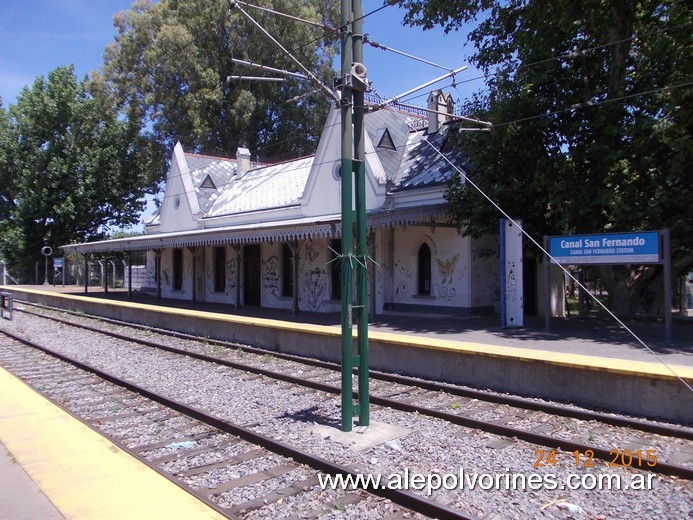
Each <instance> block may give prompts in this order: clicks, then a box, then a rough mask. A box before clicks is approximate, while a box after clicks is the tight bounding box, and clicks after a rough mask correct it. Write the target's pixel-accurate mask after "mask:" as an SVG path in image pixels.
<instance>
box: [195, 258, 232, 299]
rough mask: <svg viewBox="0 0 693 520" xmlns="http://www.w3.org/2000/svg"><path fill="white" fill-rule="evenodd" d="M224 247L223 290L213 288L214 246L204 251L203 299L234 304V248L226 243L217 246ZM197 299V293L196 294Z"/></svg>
mask: <svg viewBox="0 0 693 520" xmlns="http://www.w3.org/2000/svg"><path fill="white" fill-rule="evenodd" d="M219 247H224V248H225V249H226V284H225V285H226V287H225V290H224V291H223V292H221V291H220V292H217V291H215V290H214V249H215V247H214V246H209V247H206V248H205V251H204V280H205V287H204V300H205V301H208V302H212V303H227V304H229V305H235V304H236V265H237V261H236V250H235V249H234V248H233V247H231V246H229V245H227V246H219ZM200 254H202V253H200ZM198 276H199V273H198ZM198 299H201V298H199V295H198Z"/></svg>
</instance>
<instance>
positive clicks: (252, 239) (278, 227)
mask: <svg viewBox="0 0 693 520" xmlns="http://www.w3.org/2000/svg"><path fill="white" fill-rule="evenodd" d="M446 214H447V211H446V206H445V205H439V206H435V207H425V208H412V209H410V210H407V211H401V210H400V211H394V210H383V211H379V212H377V213H374V214H372V215H369V218H368V228H369V231H374V230H375V229H376V228H381V227H394V226H406V225H420V224H424V225H431V226H435V225H436V224H435V221H436V218H439V217H441V216H443V215H446ZM437 225H441V224H440V223H438V224H437ZM340 237H341V226H340V215H327V216H321V217H304V218H299V219H293V220H285V221H283V222H277V221H271V222H262V223H254V224H245V225H236V226H226V227H219V228H211V229H195V230H192V231H181V232H175V233H153V234H151V235H142V236H135V237H127V238H116V239H110V240H100V241H98V242H83V243H80V244H67V245H64V246H60V248H61V249H62V250H63V251H65V253H72V252H76V253H81V254H92V253H113V252H118V251H148V250H157V249H168V248H178V247H200V246H217V245H224V244H232V245H242V244H256V243H260V242H289V241H293V240H315V239H328V238H340Z"/></svg>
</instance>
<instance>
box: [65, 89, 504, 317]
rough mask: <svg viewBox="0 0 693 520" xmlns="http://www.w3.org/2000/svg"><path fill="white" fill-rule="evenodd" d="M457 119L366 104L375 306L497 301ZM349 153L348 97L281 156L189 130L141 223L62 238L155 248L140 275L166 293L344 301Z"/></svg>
mask: <svg viewBox="0 0 693 520" xmlns="http://www.w3.org/2000/svg"><path fill="white" fill-rule="evenodd" d="M429 106H432V107H433V108H434V109H436V110H439V111H446V110H450V111H451V109H452V102H451V99H450V97H449V96H448V95H447V94H444V93H441V92H438V91H436V92H433V93H432V94H431V95H430V97H429ZM449 113H451V112H449ZM447 119H448V118H447V117H446V116H445V115H441V114H435V113H432V114H431V115H429V116H428V117H425V116H424V115H423V113H418V114H417V113H413V112H405V111H400V110H376V111H372V112H368V113H367V114H366V116H365V123H364V124H365V130H366V139H365V148H366V176H367V179H366V204H367V215H368V236H369V240H368V246H369V256H370V259H371V262H369V265H368V272H369V308H370V309H371V311H374V312H375V313H377V314H380V313H384V312H387V311H392V310H395V311H410V312H424V313H445V314H470V313H483V312H497V311H498V305H499V287H498V286H499V281H498V280H499V274H498V273H499V256H498V239H497V237H491V236H489V237H482V238H479V239H474V238H472V237H463V236H462V234H461V233H460V230H458V228H457V227H456V226H455V225H453V224H451V223H450V221H449V216H448V210H447V203H446V201H445V199H444V197H443V194H444V191H445V187H446V184H447V182H448V181H449V179H450V178H451V177H452V176H453V175H460V173H459V171H457V170H458V169H459V170H462V171H464V169H465V168H466V167H468V163H467V161H466V159H465V157H464V156H463V155H462V154H460V153H459V152H458V151H457V150H455V149H454V147H451V146H447V142H448V137H449V135H451V133H452V132H453V131H454V126H452V125H451V124H449V123H448V122H447V121H446V120H447ZM340 156H341V136H340V112H339V110H338V109H334V110H332V111H331V112H330V114H329V116H328V119H327V122H326V124H325V128H324V131H323V134H322V136H321V139H320V141H319V144H318V147H317V151H316V153H315V155H314V156H311V157H304V158H300V159H295V160H291V161H287V162H282V163H279V164H257V163H254V162H252V161H251V153H250V151H249V150H247V149H245V148H239V149H238V150H237V153H236V158H235V160H234V159H227V158H220V157H209V156H203V155H196V154H192V153H187V152H185V150H184V149H183V147H182V145H181V144H180V143H178V144H177V145H176V146H175V149H174V151H173V157H172V159H171V166H170V169H169V171H168V175H167V179H166V188H165V193H164V196H163V202H162V204H161V206H160V208H159V210H158V211H157V212H156V213H155V214H154V215H152V216H151V217H149V218H148V219H146V221H145V234H144V235H143V236H138V237H132V238H123V239H114V240H105V241H100V242H90V243H82V244H70V245H66V246H63V247H62V248H63V249H64V250H65V251H66V252H78V253H81V254H83V255H84V256H85V259H88V258H89V257H90V256H91V255H102V256H103V255H108V254H109V253H113V252H123V251H124V252H136V251H140V252H143V251H146V252H147V253H146V258H147V261H146V265H143V266H140V267H130V268H129V269H130V273H129V278H130V279H131V281H132V282H131V283H132V285H131V287H132V288H133V289H140V290H150V291H153V292H155V293H156V294H157V296H159V297H164V298H175V299H181V300H189V301H203V302H215V303H220V304H229V305H231V306H260V307H267V308H277V309H293V310H294V311H295V312H299V311H309V312H338V311H339V310H340V308H341V306H340V298H341V294H340V290H341V280H340V277H341V269H340V265H339V254H340V252H341V242H340V240H341V216H340V215H341V210H340V207H341V193H340V186H341V184H340V175H341V172H340V163H341V161H340ZM140 254H141V253H140ZM131 263H132V262H131Z"/></svg>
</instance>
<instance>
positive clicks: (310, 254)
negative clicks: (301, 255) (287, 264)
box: [306, 242, 320, 264]
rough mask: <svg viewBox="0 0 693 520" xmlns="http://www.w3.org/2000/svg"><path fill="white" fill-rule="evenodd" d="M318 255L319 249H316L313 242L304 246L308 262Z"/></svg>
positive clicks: (313, 260)
mask: <svg viewBox="0 0 693 520" xmlns="http://www.w3.org/2000/svg"><path fill="white" fill-rule="evenodd" d="M319 256H320V251H318V248H317V247H315V242H310V243H308V245H307V246H306V257H307V258H308V262H309V263H311V264H312V263H314V262H315V260H317V258H318V257H319Z"/></svg>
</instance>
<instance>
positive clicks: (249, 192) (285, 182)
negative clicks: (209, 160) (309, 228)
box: [206, 157, 314, 217]
mask: <svg viewBox="0 0 693 520" xmlns="http://www.w3.org/2000/svg"><path fill="white" fill-rule="evenodd" d="M313 160H314V158H313V157H307V158H303V159H297V160H295V161H289V162H285V163H280V164H274V165H270V166H263V167H261V168H255V169H252V170H249V171H248V172H246V174H245V175H243V177H241V178H240V179H238V178H234V180H233V182H232V183H230V184H229V185H226V186H225V187H224V189H223V190H221V191H220V193H219V195H218V197H217V198H216V200H215V201H214V203H213V204H212V207H211V208H210V210H209V211H208V212H207V215H206V217H221V216H225V215H233V214H238V213H247V212H252V211H261V210H269V209H276V208H282V207H287V206H293V205H298V204H300V203H301V197H302V196H303V191H304V190H305V187H306V181H307V180H308V174H309V173H310V169H311V166H312V165H313Z"/></svg>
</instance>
